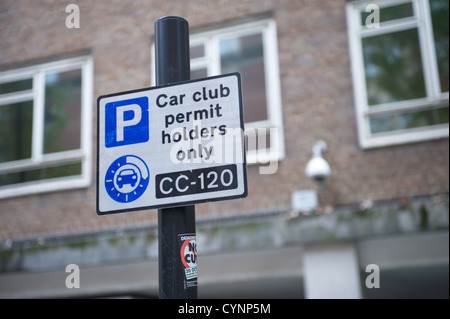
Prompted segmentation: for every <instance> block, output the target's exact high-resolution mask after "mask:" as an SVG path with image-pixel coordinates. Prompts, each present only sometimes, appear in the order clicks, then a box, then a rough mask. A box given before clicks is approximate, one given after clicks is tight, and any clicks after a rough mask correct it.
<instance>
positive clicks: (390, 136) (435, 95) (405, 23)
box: [347, 0, 449, 148]
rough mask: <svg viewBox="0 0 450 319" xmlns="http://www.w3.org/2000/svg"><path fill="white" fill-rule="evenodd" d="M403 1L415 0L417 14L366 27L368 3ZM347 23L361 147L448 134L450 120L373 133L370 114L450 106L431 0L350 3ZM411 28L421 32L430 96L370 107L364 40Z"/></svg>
mask: <svg viewBox="0 0 450 319" xmlns="http://www.w3.org/2000/svg"><path fill="white" fill-rule="evenodd" d="M402 3H412V5H413V11H414V16H413V17H408V18H403V19H398V20H393V21H386V22H382V23H381V24H380V27H379V28H367V27H364V26H362V24H361V12H364V11H365V10H366V7H367V6H368V5H370V4H376V5H378V6H379V8H383V7H386V6H393V5H398V4H402ZM347 24H348V37H349V46H350V57H351V67H352V75H353V89H354V98H355V107H356V117H357V122H358V136H359V142H360V146H361V147H362V148H373V147H383V146H389V145H397V144H404V143H412V142H418V141H425V140H433V139H439V138H445V137H448V136H449V124H448V123H447V124H439V125H432V126H425V127H421V128H415V129H405V130H398V131H389V132H383V133H376V134H372V133H371V132H370V124H369V120H370V116H373V115H378V114H389V113H395V112H398V111H413V110H421V109H430V106H431V105H435V106H436V105H440V106H443V105H447V106H448V100H449V93H448V92H445V93H441V89H440V81H439V72H438V68H437V61H436V55H435V47H434V37H433V28H432V21H431V14H430V7H429V2H428V0H370V1H354V2H350V3H348V4H347ZM407 29H417V30H418V33H419V43H420V50H421V57H422V69H423V73H424V78H425V88H426V94H427V96H426V97H425V98H421V99H414V100H405V101H400V102H394V103H386V104H381V105H377V106H371V107H370V108H369V106H368V102H367V101H368V99H367V91H366V81H365V80H366V78H365V68H364V61H363V53H362V52H363V51H362V39H363V38H365V37H369V36H375V35H382V34H388V33H392V32H396V31H402V30H407Z"/></svg>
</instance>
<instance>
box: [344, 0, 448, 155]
mask: <svg viewBox="0 0 450 319" xmlns="http://www.w3.org/2000/svg"><path fill="white" fill-rule="evenodd" d="M373 4H375V5H376V7H375V8H378V13H379V24H378V25H377V24H372V23H370V24H369V22H374V21H373V20H372V17H374V16H375V15H373V16H372V17H371V14H373V13H374V12H375V11H374V7H373ZM448 14H449V1H448V0H390V1H373V0H372V1H357V2H352V3H350V4H349V5H348V7H347V19H348V29H349V31H348V32H349V39H350V51H351V59H352V72H353V86H354V91H355V102H356V112H357V120H358V129H359V140H360V144H361V146H362V147H364V148H369V147H378V146H385V145H392V144H401V143H408V142H415V141H422V140H428V139H435V138H442V137H448V135H449V82H448V79H449V66H448V59H449V22H448V21H449V18H448Z"/></svg>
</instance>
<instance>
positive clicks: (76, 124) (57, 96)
mask: <svg viewBox="0 0 450 319" xmlns="http://www.w3.org/2000/svg"><path fill="white" fill-rule="evenodd" d="M44 118H45V120H44V121H45V123H44V153H45V154H47V153H54V152H61V151H67V150H74V149H79V148H80V136H81V70H73V71H67V72H61V73H49V74H47V75H46V77H45V115H44Z"/></svg>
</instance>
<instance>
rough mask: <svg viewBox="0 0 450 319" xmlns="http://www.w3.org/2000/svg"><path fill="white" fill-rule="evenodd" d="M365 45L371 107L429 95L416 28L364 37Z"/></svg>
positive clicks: (366, 72) (368, 94) (364, 51)
mask: <svg viewBox="0 0 450 319" xmlns="http://www.w3.org/2000/svg"><path fill="white" fill-rule="evenodd" d="M362 44H363V56H364V68H365V75H366V86H367V98H368V105H369V106H373V105H377V104H382V103H390V102H398V101H404V100H411V99H418V98H424V97H426V90H425V79H424V74H423V68H422V57H421V53H420V44H419V35H418V30H417V29H409V30H404V31H398V32H393V33H388V34H383V35H377V36H372V37H368V38H364V39H362Z"/></svg>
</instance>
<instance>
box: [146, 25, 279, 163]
mask: <svg viewBox="0 0 450 319" xmlns="http://www.w3.org/2000/svg"><path fill="white" fill-rule="evenodd" d="M256 33H261V34H262V38H263V52H264V71H265V83H266V104H267V117H268V119H267V120H265V121H257V122H247V123H245V129H246V131H247V132H248V131H249V130H252V132H253V134H258V133H263V132H264V130H263V129H267V130H270V147H267V148H263V147H261V148H260V147H259V146H265V145H263V144H262V145H259V146H258V147H257V149H255V150H249V151H247V163H248V164H266V163H269V162H270V163H272V162H274V161H281V160H283V159H284V157H285V148H284V133H283V119H282V106H281V91H280V72H279V66H278V44H277V30H276V23H275V21H274V20H272V19H261V20H257V21H251V22H246V23H242V24H236V25H232V26H228V27H223V28H216V29H211V30H208V31H202V32H198V33H192V34H191V35H190V46H191V47H193V46H195V45H198V44H204V48H205V56H204V57H201V58H197V59H191V71H195V70H198V69H202V68H206V70H207V76H214V75H220V74H221V66H220V51H219V44H220V40H222V39H225V38H230V37H242V36H246V35H252V34H256ZM154 51H155V50H154V45H153V48H152V52H154ZM152 61H153V65H155V59H154V54H153V55H152ZM154 69H155V68H153V72H152V74H153V77H152V82H153V84H155V82H156V81H155V72H154ZM243 89H244V90H245V88H243ZM243 94H245V92H244V93H243ZM244 111H245V105H244ZM258 129H259V130H260V131H259V132H258ZM262 140H264V142H262V143H264V144H265V138H264V139H262ZM258 143H259V142H258Z"/></svg>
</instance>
